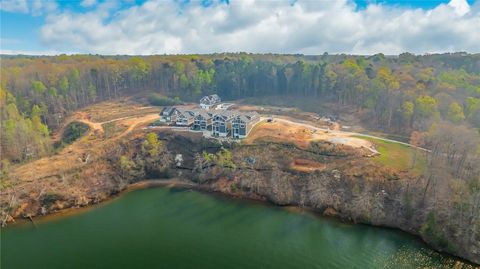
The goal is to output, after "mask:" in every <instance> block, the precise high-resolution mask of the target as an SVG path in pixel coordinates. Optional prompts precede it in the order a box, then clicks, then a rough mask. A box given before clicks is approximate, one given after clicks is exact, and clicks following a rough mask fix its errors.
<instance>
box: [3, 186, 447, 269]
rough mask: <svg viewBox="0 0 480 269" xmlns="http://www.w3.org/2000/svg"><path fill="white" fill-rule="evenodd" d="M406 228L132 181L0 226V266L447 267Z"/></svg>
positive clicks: (14, 268)
mask: <svg viewBox="0 0 480 269" xmlns="http://www.w3.org/2000/svg"><path fill="white" fill-rule="evenodd" d="M454 262H455V259H454V258H452V257H449V256H445V255H441V254H438V253H437V252H435V251H432V250H430V249H428V248H427V247H426V246H425V245H424V244H423V243H421V242H420V241H418V240H417V239H415V238H414V237H413V236H410V235H408V234H406V233H402V232H399V231H395V230H390V229H383V228H375V227H370V226H365V225H351V224H342V223H339V222H337V221H335V220H332V219H325V218H322V217H318V216H316V215H314V214H312V213H308V212H292V211H291V210H287V209H286V208H280V207H273V206H268V205H265V204H260V203H254V202H245V201H237V200H231V199H226V198H223V197H218V196H215V195H210V194H205V193H200V192H196V191H188V190H179V189H168V188H153V189H145V190H139V191H134V192H131V193H128V194H126V195H124V196H121V197H120V198H117V199H114V200H113V201H111V202H108V203H105V204H104V205H101V206H98V207H95V208H94V209H91V210H86V211H83V212H81V213H79V214H74V215H72V216H68V217H60V218H55V219H53V220H52V219H50V220H39V221H38V223H37V227H34V226H33V225H32V224H30V223H24V224H21V225H13V226H10V227H7V228H5V229H2V230H1V268H2V269H22V268H46V269H55V268H68V269H74V268H82V269H93V268H196V269H197V268H208V269H214V268H222V269H223V268H225V269H226V268H242V269H245V268H272V269H279V268H302V269H303V268H342V269H343V268H419V267H425V266H428V267H430V268H439V267H440V268H441V267H445V268H450V267H451V266H452V263H454Z"/></svg>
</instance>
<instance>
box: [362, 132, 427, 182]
mask: <svg viewBox="0 0 480 269" xmlns="http://www.w3.org/2000/svg"><path fill="white" fill-rule="evenodd" d="M356 137H358V138H361V139H365V140H368V141H370V142H372V143H374V144H375V147H376V149H377V150H378V152H380V155H378V156H376V157H373V160H374V161H375V162H377V163H379V164H381V165H385V166H389V167H392V168H396V169H399V170H402V171H407V170H410V171H412V172H414V173H415V174H417V175H418V174H421V173H422V172H423V171H424V169H425V165H426V159H425V152H424V151H421V150H418V149H414V148H411V147H409V146H405V145H402V144H397V143H393V142H387V141H383V140H379V139H375V138H369V137H363V136H356ZM415 151H416V161H415V166H414V167H412V164H413V160H414V156H415Z"/></svg>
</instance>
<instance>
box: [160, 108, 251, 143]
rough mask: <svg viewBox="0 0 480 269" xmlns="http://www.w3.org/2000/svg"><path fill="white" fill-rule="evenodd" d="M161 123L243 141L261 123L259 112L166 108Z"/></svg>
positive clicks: (161, 115) (161, 114)
mask: <svg viewBox="0 0 480 269" xmlns="http://www.w3.org/2000/svg"><path fill="white" fill-rule="evenodd" d="M160 121H162V122H172V123H175V125H177V126H184V127H190V128H191V129H192V130H196V131H202V132H204V133H205V132H207V131H208V132H210V133H211V134H212V135H213V136H217V137H232V138H234V139H242V138H245V137H247V136H248V135H249V133H250V131H251V130H252V128H253V126H254V125H255V124H257V123H258V122H259V121H260V115H259V114H258V113H257V112H246V113H245V112H240V111H233V110H203V109H187V108H182V107H165V108H163V110H162V112H160Z"/></svg>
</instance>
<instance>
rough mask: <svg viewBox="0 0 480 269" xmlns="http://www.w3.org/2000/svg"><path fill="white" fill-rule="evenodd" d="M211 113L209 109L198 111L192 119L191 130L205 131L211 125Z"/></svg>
mask: <svg viewBox="0 0 480 269" xmlns="http://www.w3.org/2000/svg"><path fill="white" fill-rule="evenodd" d="M212 120H213V114H212V113H211V112H209V111H203V110H201V111H198V113H197V114H196V116H195V118H194V119H193V125H192V130H197V131H206V130H208V129H209V126H211V125H212Z"/></svg>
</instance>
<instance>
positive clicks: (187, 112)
mask: <svg viewBox="0 0 480 269" xmlns="http://www.w3.org/2000/svg"><path fill="white" fill-rule="evenodd" d="M177 111H178V113H179V114H180V115H183V116H185V117H194V116H195V115H196V113H195V110H192V109H185V108H177Z"/></svg>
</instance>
